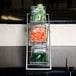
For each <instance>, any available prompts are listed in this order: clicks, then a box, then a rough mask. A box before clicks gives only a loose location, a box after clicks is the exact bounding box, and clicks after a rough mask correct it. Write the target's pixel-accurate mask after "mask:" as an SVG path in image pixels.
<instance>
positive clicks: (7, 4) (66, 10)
mask: <svg viewBox="0 0 76 76" xmlns="http://www.w3.org/2000/svg"><path fill="white" fill-rule="evenodd" d="M39 2H41V3H43V4H44V5H45V6H46V11H47V13H49V14H50V19H51V20H75V19H76V0H0V20H2V18H1V16H2V15H6V16H10V15H11V16H14V17H17V18H21V19H23V20H24V21H26V13H27V12H30V7H31V6H32V5H36V4H37V3H39Z"/></svg>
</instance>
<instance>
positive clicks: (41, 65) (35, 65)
mask: <svg viewBox="0 0 76 76" xmlns="http://www.w3.org/2000/svg"><path fill="white" fill-rule="evenodd" d="M29 16H30V14H29V13H27V34H26V37H27V40H26V41H27V46H26V70H51V55H50V54H51V49H50V23H49V14H47V18H48V19H47V21H45V22H35V23H34V22H30V21H29V20H30V19H29ZM36 25H44V26H45V32H46V41H45V42H40V43H38V42H31V41H30V39H29V36H30V30H31V28H32V27H34V26H36ZM48 29H49V30H48ZM29 46H31V47H30V48H29ZM32 47H34V49H43V48H45V50H46V58H47V59H46V61H45V62H31V59H30V58H31V53H32Z"/></svg>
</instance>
